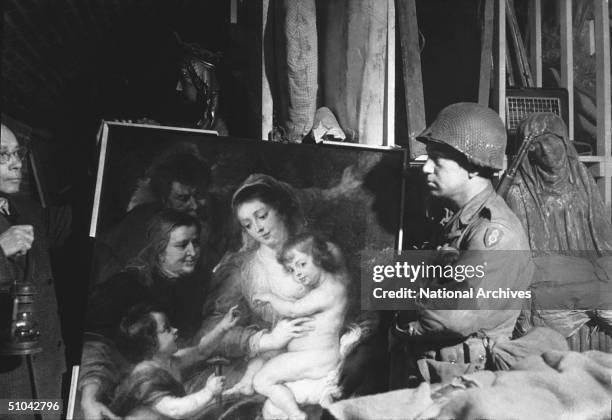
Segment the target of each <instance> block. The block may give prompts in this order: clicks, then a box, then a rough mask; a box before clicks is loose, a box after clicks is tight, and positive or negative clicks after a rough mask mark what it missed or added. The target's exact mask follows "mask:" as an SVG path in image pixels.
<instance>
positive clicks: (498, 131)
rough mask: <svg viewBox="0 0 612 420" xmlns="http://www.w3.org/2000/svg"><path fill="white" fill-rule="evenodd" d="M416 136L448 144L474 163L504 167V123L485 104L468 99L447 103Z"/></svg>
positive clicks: (496, 168)
mask: <svg viewBox="0 0 612 420" xmlns="http://www.w3.org/2000/svg"><path fill="white" fill-rule="evenodd" d="M416 139H417V140H418V141H420V142H422V143H425V144H427V143H438V144H445V145H448V146H450V147H452V148H453V149H455V150H457V151H458V152H460V153H461V154H463V155H464V156H465V157H466V158H467V160H468V161H469V162H470V163H473V164H474V165H477V166H481V167H484V168H489V169H494V170H501V169H503V164H504V154H505V152H506V141H507V136H506V127H505V126H504V123H503V122H502V120H501V118H499V115H497V113H496V112H495V111H493V110H492V109H489V108H487V107H485V106H482V105H479V104H476V103H470V102H460V103H456V104H453V105H449V106H447V107H446V108H444V109H443V110H442V111H440V113H439V114H438V116H437V117H436V119H435V121H434V122H433V123H432V124H431V125H430V126H429V127H427V128H426V129H425V130H424V131H423V132H422V133H421V134H419V135H418V136H417V138H416Z"/></svg>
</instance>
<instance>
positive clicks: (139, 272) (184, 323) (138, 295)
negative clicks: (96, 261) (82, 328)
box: [79, 209, 204, 419]
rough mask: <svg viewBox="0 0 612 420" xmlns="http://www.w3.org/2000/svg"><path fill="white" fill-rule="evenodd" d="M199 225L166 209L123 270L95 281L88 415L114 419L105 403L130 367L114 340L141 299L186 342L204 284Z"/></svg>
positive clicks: (194, 327) (87, 348)
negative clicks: (200, 269) (165, 317)
mask: <svg viewBox="0 0 612 420" xmlns="http://www.w3.org/2000/svg"><path fill="white" fill-rule="evenodd" d="M199 235H200V225H199V223H198V221H197V220H196V219H195V218H194V217H193V216H190V215H188V214H185V213H182V212H178V211H176V210H170V209H168V210H163V211H161V212H160V213H159V214H157V215H156V216H155V217H154V218H153V219H152V220H151V223H150V224H149V228H148V243H147V246H145V248H144V249H142V251H141V252H140V253H139V255H138V257H136V258H135V259H134V260H132V261H131V262H130V263H128V265H127V266H126V267H125V268H124V270H123V271H121V272H120V273H117V274H116V275H114V276H112V277H110V278H109V279H107V280H106V281H105V282H103V283H101V284H99V285H97V287H96V288H95V290H93V292H92V294H91V297H90V299H89V304H88V305H89V313H88V316H87V320H86V324H87V331H88V332H89V333H88V334H86V337H85V344H84V349H83V357H82V364H81V377H80V381H79V390H80V391H81V407H82V409H83V414H84V417H85V418H88V419H89V418H115V416H114V414H113V413H111V412H110V410H109V409H108V407H107V405H108V404H109V403H110V401H111V400H112V396H113V392H114V388H115V386H116V385H117V384H118V382H119V381H120V380H121V379H122V376H123V375H124V374H126V373H127V372H129V370H130V368H131V366H130V365H129V364H128V363H127V362H126V359H125V358H124V357H123V355H122V353H121V352H120V351H119V349H118V348H117V346H116V345H115V343H116V342H117V341H116V338H117V337H116V333H117V332H118V327H119V323H120V321H121V318H122V317H123V316H124V315H125V314H126V313H127V311H128V310H129V309H130V308H131V307H133V306H134V305H137V304H149V305H153V306H155V307H157V308H159V309H160V310H161V311H163V312H164V313H166V314H167V315H168V317H169V319H171V320H172V323H173V324H174V325H175V326H176V327H177V328H178V330H179V339H180V341H182V343H186V342H188V341H189V340H190V339H191V338H193V336H195V335H196V333H197V331H198V328H199V327H200V323H201V308H202V304H203V301H204V285H203V284H201V279H198V278H195V276H192V273H194V270H195V268H196V265H197V264H198V261H199V256H200V245H199V244H200V242H199V238H200V236H199Z"/></svg>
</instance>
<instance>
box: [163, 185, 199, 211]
mask: <svg viewBox="0 0 612 420" xmlns="http://www.w3.org/2000/svg"><path fill="white" fill-rule="evenodd" d="M198 193H199V190H198V188H197V187H195V186H193V185H185V184H181V183H180V182H177V181H173V182H172V185H171V186H170V193H169V194H168V198H167V199H166V207H168V208H171V209H174V210H178V211H182V212H185V213H189V214H190V215H192V216H196V215H197V211H198V209H199V208H200V207H201V205H202V204H203V202H204V200H205V199H204V198H203V197H201V196H200V195H199V194H198Z"/></svg>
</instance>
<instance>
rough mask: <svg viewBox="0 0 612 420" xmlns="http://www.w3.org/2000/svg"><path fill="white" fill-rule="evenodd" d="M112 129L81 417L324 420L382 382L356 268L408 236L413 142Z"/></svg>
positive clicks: (378, 331) (376, 335)
mask: <svg viewBox="0 0 612 420" xmlns="http://www.w3.org/2000/svg"><path fill="white" fill-rule="evenodd" d="M102 133H103V135H102V139H101V141H100V159H99V168H98V180H97V185H96V195H95V204H94V209H93V217H92V224H91V232H90V233H91V236H94V237H95V243H96V246H95V256H94V260H95V263H94V267H93V270H92V277H91V283H90V296H89V302H88V314H87V320H86V325H87V328H86V329H87V333H86V335H85V340H84V349H83V359H82V364H81V372H80V379H79V386H78V389H79V396H78V398H77V409H84V410H85V413H84V414H85V415H94V414H96V413H95V411H96V410H100V409H101V408H100V407H103V408H104V409H108V410H110V411H111V412H113V413H115V414H117V415H119V416H126V415H129V414H131V415H135V413H145V414H144V415H150V416H153V415H160V416H161V415H168V412H167V410H170V408H169V407H171V408H172V409H176V410H179V411H180V412H181V413H182V414H181V415H183V414H185V413H187V414H188V415H189V416H192V415H195V416H196V418H198V417H199V418H220V417H223V416H225V417H224V418H239V417H240V416H243V418H244V416H245V415H246V416H247V418H248V416H249V415H254V417H256V416H257V415H259V414H261V415H263V417H264V418H278V416H282V415H294V414H296V412H302V413H308V415H313V416H316V413H317V412H318V411H320V410H321V408H320V406H321V404H323V405H324V401H328V402H329V401H331V400H334V399H338V398H342V397H343V396H348V395H358V394H367V393H373V392H380V391H383V390H385V386H386V383H387V378H386V373H387V366H386V363H387V362H386V341H385V337H386V326H385V325H384V319H383V318H384V317H381V315H380V314H378V313H374V312H368V311H365V310H362V308H361V304H360V290H359V289H360V265H361V258H362V257H361V256H362V254H363V252H364V251H370V252H371V251H376V250H385V249H397V248H398V244H399V243H400V242H401V229H402V226H401V225H402V223H401V215H402V209H401V203H402V195H403V194H402V193H403V190H404V187H403V185H402V179H403V171H404V166H405V159H406V156H405V153H404V151H403V150H401V149H387V148H373V147H360V146H358V145H343V144H316V145H314V144H313V145H306V144H282V143H272V142H265V141H257V140H250V139H240V138H230V137H218V136H216V135H214V134H213V133H210V132H204V131H200V130H187V129H177V128H171V127H161V126H145V125H137V124H124V123H105V124H104V126H103V130H102ZM215 371H216V372H217V374H218V375H219V374H220V375H221V376H223V378H224V382H223V385H221V384H220V383H218V382H220V380H219V379H215V377H211V373H212V372H215ZM221 389H223V392H221ZM279 389H280V390H281V392H280V393H279V392H277V391H278V390H279ZM213 396H214V397H213ZM181 398H183V399H181ZM185 398H187V400H189V402H186V401H187V400H185ZM190 398H191V399H190ZM190 404H191V405H190ZM177 407H178V408H177ZM181 410H187V411H181ZM189 410H192V411H189ZM245 410H246V411H245ZM292 410H293V411H294V412H293V414H292V413H290V411H292ZM296 410H297V411H296ZM317 410H318V411H317ZM247 412H248V413H249V414H245V413H247ZM283 413H284V414H283ZM170 417H171V416H170Z"/></svg>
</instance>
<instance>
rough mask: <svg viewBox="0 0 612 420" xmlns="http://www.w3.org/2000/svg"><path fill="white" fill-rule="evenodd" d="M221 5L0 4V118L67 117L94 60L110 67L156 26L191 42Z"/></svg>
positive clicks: (163, 0)
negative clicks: (127, 45) (128, 43)
mask: <svg viewBox="0 0 612 420" xmlns="http://www.w3.org/2000/svg"><path fill="white" fill-rule="evenodd" d="M227 4H229V2H222V1H221V2H220V1H219V0H217V1H207V0H5V1H4V2H3V27H2V41H1V42H2V44H1V49H2V52H1V57H2V67H1V71H2V78H1V79H2V86H1V87H2V93H1V94H0V95H1V96H0V97H1V99H2V112H6V113H8V114H10V115H13V116H15V117H17V118H21V119H23V120H26V121H28V120H29V121H35V122H37V123H39V124H41V123H42V124H44V121H51V120H53V119H55V118H62V117H66V116H67V115H70V114H71V113H72V112H74V108H75V104H74V102H75V101H78V98H79V97H80V96H81V94H82V92H79V91H80V90H81V89H87V88H88V86H87V83H86V82H87V78H88V77H90V76H91V75H92V74H94V73H95V70H94V69H93V68H94V67H96V66H99V65H100V63H101V61H100V59H101V56H106V57H108V58H109V59H111V60H112V59H113V51H115V50H117V49H120V47H121V45H120V44H122V40H123V39H125V38H126V37H130V36H132V34H134V35H133V36H141V37H144V36H145V35H146V34H145V35H143V33H142V32H143V31H144V32H147V31H148V32H151V31H155V28H156V27H158V26H165V27H173V28H174V29H173V30H177V31H179V32H180V33H181V36H184V35H185V33H187V34H188V35H187V38H190V35H192V36H191V38H192V39H193V37H194V36H193V34H195V33H196V32H198V21H197V19H196V17H197V16H200V21H201V22H208V21H210V17H209V18H207V16H208V15H211V16H212V15H218V11H219V10H225V8H226V5H227ZM210 11H212V12H213V13H207V12H210ZM216 20H217V21H218V20H219V19H218V16H217V19H216ZM200 26H203V25H200ZM168 31H171V29H168ZM209 32H210V31H209ZM202 33H203V34H204V35H205V34H206V30H205V29H204V30H203V32H202ZM198 35H199V34H198ZM152 38H155V37H154V36H152ZM195 40H197V39H195ZM115 47H118V48H115Z"/></svg>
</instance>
